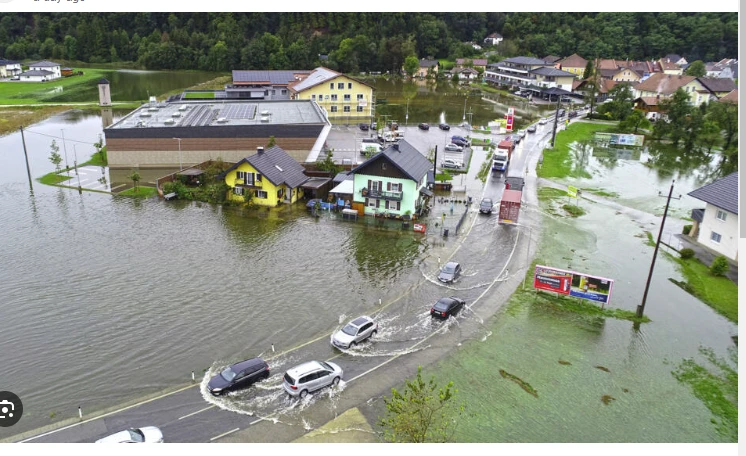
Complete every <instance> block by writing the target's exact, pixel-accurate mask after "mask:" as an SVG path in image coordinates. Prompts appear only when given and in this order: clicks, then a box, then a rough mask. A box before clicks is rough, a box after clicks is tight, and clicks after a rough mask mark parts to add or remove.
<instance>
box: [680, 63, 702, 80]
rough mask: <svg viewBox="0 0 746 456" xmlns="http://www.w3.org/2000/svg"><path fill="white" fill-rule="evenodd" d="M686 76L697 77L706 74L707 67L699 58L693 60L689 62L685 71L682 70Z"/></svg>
mask: <svg viewBox="0 0 746 456" xmlns="http://www.w3.org/2000/svg"><path fill="white" fill-rule="evenodd" d="M684 74H686V75H687V76H696V77H698V78H702V77H704V76H705V75H706V74H707V69H706V68H705V64H704V62H703V61H701V60H695V61H694V62H692V63H690V64H689V66H688V67H686V71H685V72H684Z"/></svg>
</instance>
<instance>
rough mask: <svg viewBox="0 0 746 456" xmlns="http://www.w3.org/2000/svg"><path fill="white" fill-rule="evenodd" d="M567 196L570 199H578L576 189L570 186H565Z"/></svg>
mask: <svg viewBox="0 0 746 456" xmlns="http://www.w3.org/2000/svg"><path fill="white" fill-rule="evenodd" d="M567 196H569V197H571V198H577V197H578V189H577V187H573V186H572V185H568V186H567Z"/></svg>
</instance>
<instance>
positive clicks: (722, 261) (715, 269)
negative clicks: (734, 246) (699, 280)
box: [710, 255, 730, 276]
mask: <svg viewBox="0 0 746 456" xmlns="http://www.w3.org/2000/svg"><path fill="white" fill-rule="evenodd" d="M728 269H730V264H728V259H727V258H725V257H724V256H723V255H720V256H718V257H716V258H715V259H714V260H712V264H711V265H710V273H711V274H712V275H714V276H724V275H725V274H727V273H728Z"/></svg>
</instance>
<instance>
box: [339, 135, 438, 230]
mask: <svg viewBox="0 0 746 456" xmlns="http://www.w3.org/2000/svg"><path fill="white" fill-rule="evenodd" d="M432 167H433V164H432V163H431V162H430V160H428V159H427V158H426V157H425V156H424V155H423V154H422V153H420V151H418V150H417V149H415V148H414V147H413V146H412V145H411V144H409V143H408V142H407V141H404V140H402V141H399V143H398V144H394V145H392V146H389V147H388V148H386V149H385V150H384V151H383V152H381V153H378V154H376V155H374V156H373V157H371V158H369V159H368V160H366V161H365V162H363V163H362V164H361V165H360V166H358V167H357V168H355V169H353V170H352V171H350V174H352V175H353V176H354V178H353V182H354V184H353V208H354V207H355V206H357V207H360V206H364V212H365V214H366V215H389V216H401V215H407V214H417V213H419V212H420V211H421V209H422V208H423V207H424V205H425V204H426V200H427V198H429V197H430V196H432V192H430V191H429V190H428V189H427V174H428V171H429V170H430V169H432Z"/></svg>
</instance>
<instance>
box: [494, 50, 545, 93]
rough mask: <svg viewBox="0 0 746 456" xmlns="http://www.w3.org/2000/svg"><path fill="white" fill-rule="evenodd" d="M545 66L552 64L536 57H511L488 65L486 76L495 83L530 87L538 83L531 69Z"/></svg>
mask: <svg viewBox="0 0 746 456" xmlns="http://www.w3.org/2000/svg"><path fill="white" fill-rule="evenodd" d="M545 67H550V68H551V67H552V65H551V64H548V63H547V62H545V61H544V60H542V59H537V58H536V57H523V56H520V57H511V58H509V59H505V60H503V61H501V62H498V63H490V64H489V65H487V69H486V70H485V72H484V77H485V79H486V80H487V81H488V82H491V83H493V84H499V85H509V86H517V87H529V86H535V83H536V76H534V75H532V74H531V71H532V70H535V69H537V68H545Z"/></svg>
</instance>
